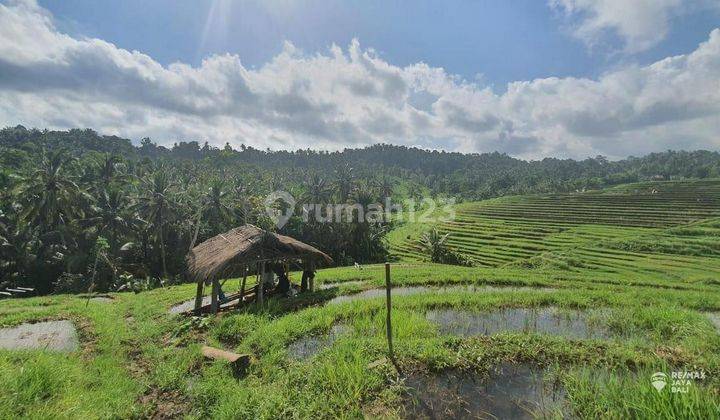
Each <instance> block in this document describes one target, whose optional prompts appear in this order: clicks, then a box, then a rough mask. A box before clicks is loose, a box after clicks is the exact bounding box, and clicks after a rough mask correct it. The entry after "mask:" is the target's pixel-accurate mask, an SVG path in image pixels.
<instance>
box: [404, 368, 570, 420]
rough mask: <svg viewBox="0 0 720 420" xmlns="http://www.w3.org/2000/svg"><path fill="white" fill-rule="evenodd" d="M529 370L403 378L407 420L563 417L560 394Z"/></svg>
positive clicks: (539, 374) (448, 372) (562, 395)
mask: <svg viewBox="0 0 720 420" xmlns="http://www.w3.org/2000/svg"><path fill="white" fill-rule="evenodd" d="M544 376H545V375H544V372H543V371H542V370H540V369H537V368H535V367H533V366H530V365H513V364H503V365H500V366H498V367H496V368H495V369H493V370H492V371H491V372H490V373H489V375H487V376H478V375H476V374H473V373H471V372H463V371H460V370H446V371H443V372H440V373H437V374H429V375H428V374H418V373H415V374H411V375H409V376H408V377H407V378H405V385H406V386H407V388H408V390H407V393H408V398H407V399H406V403H405V406H404V408H405V417H407V418H412V419H416V418H431V419H436V418H437V419H441V418H442V419H444V418H500V419H519V418H536V417H562V410H563V408H564V405H565V404H564V403H565V393H564V391H563V390H562V389H561V388H560V387H559V386H558V385H557V384H555V383H550V382H549V381H546V380H545V378H544Z"/></svg>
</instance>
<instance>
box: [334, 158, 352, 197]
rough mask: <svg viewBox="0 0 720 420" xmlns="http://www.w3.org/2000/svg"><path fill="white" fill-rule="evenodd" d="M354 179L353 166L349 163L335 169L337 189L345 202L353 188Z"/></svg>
mask: <svg viewBox="0 0 720 420" xmlns="http://www.w3.org/2000/svg"><path fill="white" fill-rule="evenodd" d="M353 179H354V176H353V168H352V167H350V165H348V164H347V163H346V164H344V165H340V166H338V167H337V168H336V169H335V189H336V191H337V194H338V200H340V202H341V203H344V202H345V200H347V198H348V196H349V195H350V192H351V191H352V188H353Z"/></svg>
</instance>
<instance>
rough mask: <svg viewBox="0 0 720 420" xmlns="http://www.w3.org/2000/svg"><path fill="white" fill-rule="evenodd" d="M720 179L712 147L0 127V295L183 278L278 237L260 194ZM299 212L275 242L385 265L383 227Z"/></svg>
mask: <svg viewBox="0 0 720 420" xmlns="http://www.w3.org/2000/svg"><path fill="white" fill-rule="evenodd" d="M717 176H720V156H719V155H718V153H716V152H707V151H697V152H671V151H669V152H664V153H656V154H651V155H648V156H645V157H642V158H628V159H625V160H622V161H615V162H613V161H608V160H607V159H605V158H603V157H601V156H599V157H596V158H593V159H586V160H582V161H574V160H568V159H544V160H541V161H533V162H527V161H522V160H518V159H514V158H512V157H509V156H507V155H504V154H499V153H488V154H460V153H449V152H439V151H426V150H422V149H417V148H407V147H402V146H392V145H386V144H380V145H374V146H371V147H367V148H363V149H346V150H343V151H338V152H321V151H313V150H297V151H270V150H259V149H255V148H252V147H247V146H244V145H242V146H241V147H240V148H239V150H235V149H233V148H232V147H230V145H226V146H225V147H223V148H215V147H211V146H209V145H208V144H207V143H204V144H200V143H199V142H195V141H189V142H178V143H176V144H174V145H173V146H172V147H164V146H160V145H157V144H155V143H154V142H152V141H151V140H150V139H142V140H140V141H139V142H138V144H137V145H134V144H133V143H132V142H131V141H130V140H128V139H123V138H120V137H116V136H102V135H99V134H97V133H95V132H94V131H92V130H79V129H75V130H68V131H49V130H37V129H26V128H24V127H22V126H17V127H8V128H5V129H2V130H0V187H2V188H1V190H0V191H1V192H0V288H4V287H9V286H30V287H36V288H37V289H38V291H39V292H40V293H49V292H53V291H80V290H87V289H88V288H95V290H110V289H117V288H118V287H120V286H121V285H122V284H124V283H123V282H125V281H127V280H128V279H129V278H144V279H158V280H156V281H182V279H183V273H184V257H185V255H186V254H187V252H188V251H189V249H191V248H192V246H194V245H196V244H198V243H200V242H201V241H203V240H205V239H207V238H210V237H212V236H214V235H217V234H218V233H222V232H225V231H227V230H229V229H231V228H233V227H236V226H239V225H242V224H245V223H252V224H256V225H258V226H261V227H263V228H266V229H275V227H274V224H273V222H272V221H271V220H270V218H269V217H268V215H267V214H266V212H265V204H264V198H265V197H266V196H267V194H269V193H270V192H272V191H276V190H283V191H288V192H290V193H291V194H292V195H293V196H294V197H295V198H296V199H297V201H298V206H299V205H301V203H317V204H323V203H328V204H329V203H334V204H338V203H347V204H359V205H362V206H367V205H369V204H373V203H384V202H385V198H386V197H392V198H393V199H394V200H395V201H400V200H402V199H405V198H415V199H419V198H421V197H424V196H433V197H442V196H444V197H455V198H458V199H461V200H477V199H483V198H490V197H496V196H501V195H507V194H521V193H534V192H562V191H572V190H575V189H580V188H597V187H603V186H607V185H615V184H620V183H626V182H631V181H639V180H643V179H651V178H658V177H661V178H665V179H669V178H678V177H682V178H688V177H698V178H706V177H717ZM299 210H300V209H298V211H296V212H295V215H294V216H293V217H292V218H291V219H290V220H289V222H288V223H287V224H286V225H285V226H283V227H282V229H280V232H281V233H283V234H287V235H290V236H293V237H296V238H298V239H300V240H302V241H305V242H307V243H310V244H312V245H314V246H316V247H318V248H320V249H322V250H323V251H325V252H327V253H328V254H330V255H331V256H332V257H333V259H334V260H335V261H336V262H337V263H338V264H352V263H353V262H359V263H365V262H375V261H382V260H385V259H386V258H387V257H388V255H387V247H386V244H385V239H384V238H385V233H386V232H387V231H388V230H389V229H390V227H391V226H390V222H389V221H384V222H382V223H365V222H364V221H362V220H352V219H351V220H341V221H335V222H334V223H320V222H317V221H315V220H314V219H313V218H310V220H309V221H308V222H303V220H302V218H301V211H299Z"/></svg>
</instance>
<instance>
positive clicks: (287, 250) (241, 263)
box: [186, 225, 332, 313]
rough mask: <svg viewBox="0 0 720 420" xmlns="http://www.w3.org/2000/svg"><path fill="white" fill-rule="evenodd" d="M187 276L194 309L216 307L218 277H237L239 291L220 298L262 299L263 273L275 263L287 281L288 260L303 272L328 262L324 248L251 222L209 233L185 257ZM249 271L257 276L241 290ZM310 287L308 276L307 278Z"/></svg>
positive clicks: (263, 292)
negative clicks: (207, 290) (207, 296)
mask: <svg viewBox="0 0 720 420" xmlns="http://www.w3.org/2000/svg"><path fill="white" fill-rule="evenodd" d="M186 261H187V267H188V276H189V278H190V279H191V280H193V281H195V282H196V283H197V293H196V296H195V306H194V308H195V309H194V312H195V313H200V312H205V311H208V310H209V311H210V312H211V313H217V312H218V310H219V309H220V306H221V302H219V296H218V295H219V292H220V285H221V283H220V282H221V280H224V279H229V278H235V277H241V278H242V280H241V285H240V291H239V292H237V293H235V294H232V295H228V296H226V297H225V299H224V300H223V302H234V301H237V303H238V305H241V304H243V303H244V302H246V301H252V300H256V301H258V302H260V303H262V301H263V298H264V294H265V293H268V292H270V291H269V290H265V287H262V285H263V284H264V279H265V278H266V275H268V274H270V273H271V272H272V271H271V270H273V271H276V272H277V269H278V267H284V268H283V270H282V271H283V272H284V274H285V277H284V279H285V281H286V282H288V285H289V273H288V271H289V267H290V264H299V266H300V267H301V268H302V269H303V271H304V273H312V272H314V270H315V267H317V266H319V265H321V264H326V265H329V264H332V258H330V257H329V256H328V255H327V254H325V253H324V252H322V251H320V250H318V249H317V248H315V247H313V246H310V245H308V244H306V243H303V242H301V241H298V240H297V239H294V238H291V237H289V236H284V235H279V234H277V233H273V232H269V231H266V230H263V229H260V228H258V227H257V226H253V225H244V226H240V227H237V228H235V229H232V230H230V231H228V232H226V233H222V234H219V235H217V236H215V237H212V238H210V239H208V240H206V241H205V242H203V243H201V244H199V245H198V246H196V247H195V248H193V249H192V250H191V251H190V252H189V253H188V255H187V257H186ZM249 273H255V275H256V276H257V277H258V281H257V284H256V285H255V286H254V287H253V288H251V289H249V290H245V281H246V279H247V276H248V274H249ZM309 282H310V287H309V288H310V290H312V288H313V286H312V276H310V279H309ZM206 285H212V292H211V301H210V305H205V306H203V304H202V301H203V289H204V286H206Z"/></svg>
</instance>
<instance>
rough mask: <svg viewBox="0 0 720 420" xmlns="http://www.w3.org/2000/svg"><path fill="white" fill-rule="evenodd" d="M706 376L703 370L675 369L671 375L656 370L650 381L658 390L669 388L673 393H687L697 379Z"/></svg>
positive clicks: (702, 378)
mask: <svg viewBox="0 0 720 420" xmlns="http://www.w3.org/2000/svg"><path fill="white" fill-rule="evenodd" d="M705 376H706V375H705V371H702V370H700V371H698V370H694V371H687V370H682V371H674V372H671V374H670V375H668V374H666V373H664V372H655V373H653V374H652V376H651V377H650V383H651V384H652V386H653V387H654V388H655V389H657V391H658V392H662V391H663V390H664V389H668V390H670V392H671V393H673V394H687V393H688V392H690V388H691V387H692V386H694V385H695V381H698V380H700V381H701V380H704V379H705Z"/></svg>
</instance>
